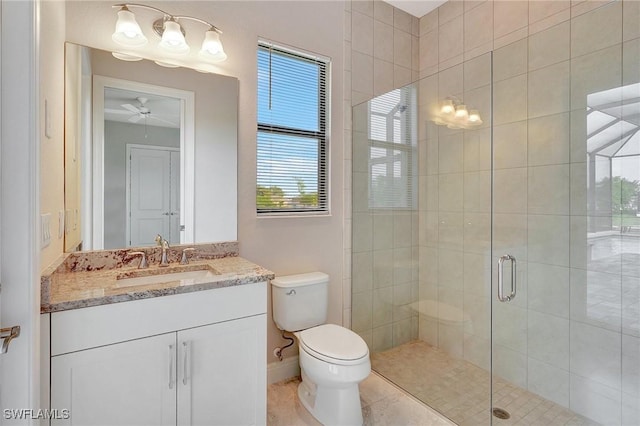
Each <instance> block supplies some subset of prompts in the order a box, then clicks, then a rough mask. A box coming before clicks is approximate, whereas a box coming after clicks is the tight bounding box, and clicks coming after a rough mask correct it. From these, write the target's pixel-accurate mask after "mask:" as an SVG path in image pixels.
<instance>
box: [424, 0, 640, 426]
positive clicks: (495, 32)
mask: <svg viewBox="0 0 640 426" xmlns="http://www.w3.org/2000/svg"><path fill="white" fill-rule="evenodd" d="M639 36H640V3H638V2H636V1H616V2H591V1H583V2H569V1H529V2H526V1H514V2H501V1H496V2H493V1H486V2H457V1H449V2H447V3H446V4H444V5H443V6H441V7H440V8H439V9H437V10H435V11H433V12H432V13H429V14H428V15H426V16H424V17H423V18H421V20H420V75H421V77H426V79H425V80H423V82H422V84H421V96H427V97H430V99H429V100H428V101H423V105H424V108H425V113H426V112H428V110H429V108H430V105H433V104H434V103H435V105H436V106H437V104H438V102H440V101H441V100H442V99H443V97H445V96H449V95H462V97H463V98H464V99H465V101H467V99H468V98H469V96H473V93H472V92H473V91H474V90H480V91H482V90H486V87H488V86H487V85H491V91H492V93H493V111H494V117H493V125H494V127H493V154H492V153H491V146H490V135H489V134H488V133H487V134H482V130H480V131H479V134H474V133H473V132H469V131H464V132H460V131H458V132H457V133H456V132H451V131H448V130H446V129H444V130H443V129H442V128H438V127H436V126H434V125H433V124H427V125H426V126H424V127H423V128H421V141H420V150H421V155H420V160H421V161H420V174H421V180H420V186H421V191H420V194H421V195H423V196H424V198H422V199H421V202H420V220H419V225H420V274H419V278H420V279H419V282H420V299H431V300H437V301H438V302H439V303H441V304H442V303H444V304H445V305H446V306H447V307H454V308H455V309H457V310H459V311H461V312H462V313H463V318H462V321H460V322H458V323H457V324H456V323H454V324H452V323H451V322H448V321H447V320H446V318H443V317H442V315H441V314H440V313H427V314H426V315H421V317H420V325H419V335H420V338H421V339H423V340H425V341H427V342H429V343H431V344H433V345H435V346H438V347H440V348H442V349H444V350H446V351H447V352H449V353H451V354H452V355H454V356H457V357H462V358H464V359H466V360H468V361H470V362H472V363H474V364H476V365H479V366H481V367H483V368H488V367H489V364H490V358H489V354H490V345H491V342H490V340H489V337H490V334H489V328H488V327H489V324H490V319H491V303H490V298H492V297H494V294H492V291H491V271H490V270H489V268H490V267H491V266H490V265H495V263H496V257H495V256H499V255H502V254H505V253H511V254H513V255H515V256H516V258H517V259H518V276H517V279H518V295H517V297H516V299H515V300H514V301H513V302H511V303H508V304H502V303H498V302H495V301H494V303H493V321H494V322H493V324H494V334H493V371H494V373H496V374H497V375H499V376H500V377H503V378H505V379H507V380H509V381H511V382H513V383H515V384H517V385H519V386H521V387H523V388H525V389H529V390H530V391H532V392H535V393H537V394H540V395H542V396H543V397H545V398H547V399H550V400H552V401H554V402H556V403H559V404H561V405H564V406H567V407H570V408H571V409H572V410H573V411H575V412H577V413H579V414H582V415H585V416H588V417H590V418H592V419H594V420H596V421H598V422H604V423H611V424H620V423H622V424H637V423H638V422H639V421H640V413H639V410H638V406H639V404H638V403H639V401H640V391H639V389H640V387H639V386H638V383H640V382H639V380H638V377H639V376H638V367H637V366H638V365H640V357H639V355H638V354H639V353H640V350H639V348H640V339H639V337H640V335H639V334H638V327H637V324H638V321H639V320H640V314H639V311H638V303H640V299H639V297H638V292H637V291H638V290H637V289H638V274H637V271H636V269H635V268H634V267H632V263H628V262H630V259H635V258H636V257H637V254H638V253H640V251H639V250H638V243H637V241H638V237H637V236H634V235H633V234H625V233H623V232H622V231H621V229H620V227H615V226H614V227H613V228H612V227H611V224H612V223H613V224H615V223H616V218H615V217H612V216H611V213H610V212H609V213H608V214H604V215H603V214H602V213H601V212H598V211H595V210H593V209H590V208H588V201H589V197H590V195H589V194H587V191H586V187H587V167H588V166H587V163H586V159H587V155H586V146H587V134H588V131H587V127H588V125H587V112H586V107H587V95H589V94H592V93H596V92H600V91H603V90H608V89H614V88H617V87H620V86H623V85H628V84H633V83H638V82H640V61H639V59H640V40H639V39H638V37H639ZM491 50H493V51H494V53H493V75H491V73H490V71H491V68H490V62H489V59H490V58H489V56H488V55H487V53H488V52H490V51H491ZM423 88H424V91H423V90H422V89H423ZM435 94H437V95H435ZM483 99H484V100H485V101H486V96H481V97H480V98H476V102H478V101H480V102H483ZM467 102H468V101H467ZM481 113H482V110H481ZM424 118H425V119H428V117H427V116H426V114H425V117H424ZM483 119H485V123H486V122H487V121H488V117H484V116H483ZM474 132H478V131H474ZM491 161H493V174H491V172H490V170H491V167H492V164H491ZM625 161H627V163H625V164H624V165H623V166H622V169H623V170H626V172H628V173H631V175H633V174H634V173H636V172H637V170H638V169H639V167H640V164H638V161H637V159H635V160H634V159H633V157H632V158H630V159H628V160H625ZM623 173H624V172H623ZM492 177H493V206H491V204H490V201H491V193H490V192H489V191H490V190H491V178H492ZM491 208H493V231H492V229H491V225H492V224H491V222H490V220H489V219H490V216H489V213H490V212H491ZM603 220H604V221H605V222H607V223H608V224H609V227H610V229H611V232H610V235H607V238H608V240H606V241H609V243H610V244H611V246H608V247H607V246H605V247H603V246H602V244H603V242H602V240H598V239H597V238H594V236H593V235H591V234H590V235H589V239H587V235H588V228H587V226H588V224H589V223H594V222H596V221H597V222H599V223H602V221H603ZM618 220H620V219H619V218H618ZM492 232H493V255H494V257H493V258H492V257H491V251H490V250H491V246H490V241H491V240H490V237H491V234H492ZM607 244H608V243H607ZM616 265H617V266H616ZM494 268H495V266H494ZM494 281H495V270H494ZM494 291H495V290H494Z"/></svg>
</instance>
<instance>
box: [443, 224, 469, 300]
mask: <svg viewBox="0 0 640 426" xmlns="http://www.w3.org/2000/svg"><path fill="white" fill-rule="evenodd" d="M460 240H461V242H462V233H460ZM461 258H462V252H460V251H457V250H448V249H441V250H440V253H439V255H438V285H439V286H440V287H441V288H448V289H451V290H457V291H461V290H462V288H463V270H462V268H460V259H461Z"/></svg>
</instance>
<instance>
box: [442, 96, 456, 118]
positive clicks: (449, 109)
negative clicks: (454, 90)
mask: <svg viewBox="0 0 640 426" xmlns="http://www.w3.org/2000/svg"><path fill="white" fill-rule="evenodd" d="M453 111H455V107H454V106H453V101H452V100H451V99H445V101H444V102H443V103H442V108H441V109H440V112H441V113H442V114H445V115H449V114H451V113H453Z"/></svg>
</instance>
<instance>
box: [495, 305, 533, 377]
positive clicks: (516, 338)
mask: <svg viewBox="0 0 640 426" xmlns="http://www.w3.org/2000/svg"><path fill="white" fill-rule="evenodd" d="M493 314H494V320H495V322H496V323H497V324H500V327H495V329H494V334H493V338H494V340H493V341H494V345H500V346H503V347H506V348H509V349H512V350H514V351H517V352H519V353H524V354H526V353H527V310H526V309H522V308H521V307H519V306H515V305H513V304H511V303H497V304H494V309H493ZM525 372H526V371H525ZM525 387H526V385H525Z"/></svg>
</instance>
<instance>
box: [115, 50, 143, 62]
mask: <svg viewBox="0 0 640 426" xmlns="http://www.w3.org/2000/svg"><path fill="white" fill-rule="evenodd" d="M111 54H112V55H113V57H114V58H118V59H120V60H121V61H127V62H136V61H141V60H142V57H141V56H136V55H130V54H128V53H121V52H111Z"/></svg>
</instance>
